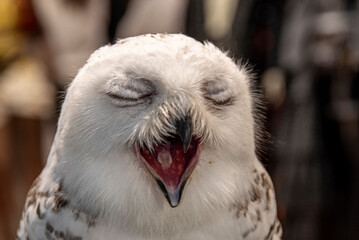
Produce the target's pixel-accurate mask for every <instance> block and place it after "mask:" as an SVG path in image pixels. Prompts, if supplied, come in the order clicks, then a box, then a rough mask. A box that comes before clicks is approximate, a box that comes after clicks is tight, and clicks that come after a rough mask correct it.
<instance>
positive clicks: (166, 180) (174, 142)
mask: <svg viewBox="0 0 359 240" xmlns="http://www.w3.org/2000/svg"><path fill="white" fill-rule="evenodd" d="M177 125H178V126H177V132H178V134H179V135H175V136H174V137H170V138H167V139H166V141H165V142H164V143H163V144H160V145H156V146H155V147H154V149H153V151H150V150H149V149H148V148H147V147H143V148H139V147H136V153H137V157H138V159H139V160H140V161H141V162H142V163H143V164H144V165H145V166H146V167H147V169H148V170H149V172H150V173H151V174H152V176H153V177H154V178H155V180H156V182H157V184H158V186H159V187H160V189H161V190H162V192H163V193H164V195H165V197H166V199H167V201H168V202H169V204H170V205H171V207H177V206H178V204H179V203H180V200H181V196H182V191H183V188H184V186H185V184H186V181H187V180H188V178H189V176H190V175H191V173H192V172H193V170H194V168H195V166H196V164H197V162H198V159H199V155H200V143H201V142H200V140H199V139H198V138H196V137H193V136H192V130H191V129H189V128H188V127H185V126H184V125H183V124H177ZM188 130H189V131H188Z"/></svg>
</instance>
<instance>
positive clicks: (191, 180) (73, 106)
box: [18, 34, 282, 240]
mask: <svg viewBox="0 0 359 240" xmlns="http://www.w3.org/2000/svg"><path fill="white" fill-rule="evenodd" d="M249 81H251V79H250V77H249V75H248V73H247V71H246V69H245V68H244V67H243V66H238V65H236V64H235V63H234V62H233V61H232V60H231V59H230V58H229V57H227V56H226V54H224V53H223V52H221V51H220V50H219V49H218V48H216V47H215V46H213V45H212V44H210V43H205V44H202V43H200V42H197V41H195V40H194V39H192V38H189V37H186V36H184V35H181V34H174V35H165V34H156V35H144V36H138V37H133V38H128V39H124V40H120V41H118V42H117V43H116V44H114V45H113V46H109V45H108V46H104V47H102V48H100V49H99V50H97V51H96V52H94V53H93V54H92V55H91V57H90V59H89V60H88V62H87V64H86V65H85V66H84V67H83V68H82V69H81V70H80V71H79V73H78V75H77V76H76V78H75V79H74V80H73V82H72V83H71V85H70V87H69V89H68V92H67V96H66V99H65V102H64V104H63V108H62V112H61V116H60V120H59V125H58V129H57V133H56V137H55V140H54V143H53V146H52V149H51V153H50V155H49V158H48V161H47V164H46V167H45V168H44V170H43V171H42V173H41V175H40V176H39V177H38V179H37V180H36V181H35V183H34V185H33V187H32V189H31V190H30V191H29V195H28V198H27V200H26V204H25V210H24V212H23V217H22V220H21V223H20V226H19V230H18V239H205V240H208V239H280V237H281V231H282V230H281V226H280V223H279V221H278V220H277V214H276V203H275V196H274V191H273V187H272V183H271V181H270V178H269V176H268V174H267V173H266V171H265V169H264V168H263V167H262V165H261V163H260V162H259V161H258V159H257V157H256V154H255V148H256V146H255V136H254V129H255V126H254V116H253V108H252V105H253V97H252V96H251V93H250V89H249Z"/></svg>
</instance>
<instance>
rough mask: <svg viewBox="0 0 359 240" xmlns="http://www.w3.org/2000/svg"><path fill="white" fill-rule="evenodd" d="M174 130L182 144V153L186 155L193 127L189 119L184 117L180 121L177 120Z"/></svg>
mask: <svg viewBox="0 0 359 240" xmlns="http://www.w3.org/2000/svg"><path fill="white" fill-rule="evenodd" d="M176 130H177V134H178V136H179V137H180V138H181V140H182V142H183V152H184V153H186V152H187V151H188V148H189V145H190V144H191V140H192V132H193V126H192V119H191V117H190V116H188V115H186V116H185V117H183V118H182V119H180V120H177V122H176Z"/></svg>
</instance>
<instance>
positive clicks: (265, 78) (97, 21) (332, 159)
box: [0, 0, 359, 240]
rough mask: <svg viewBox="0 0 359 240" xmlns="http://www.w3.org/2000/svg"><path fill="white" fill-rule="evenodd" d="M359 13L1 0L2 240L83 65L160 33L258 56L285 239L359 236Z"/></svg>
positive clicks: (320, 0) (285, 2)
mask: <svg viewBox="0 0 359 240" xmlns="http://www.w3.org/2000/svg"><path fill="white" fill-rule="evenodd" d="M358 23H359V0H221V1H219V0H56V1H49V0H0V240H2V239H4V240H6V239H14V237H15V232H16V228H17V225H18V221H19V219H20V216H21V211H22V207H23V204H24V201H25V197H26V193H27V191H28V189H29V186H30V185H31V183H32V181H33V180H34V178H35V177H36V176H37V175H38V174H39V172H40V171H41V169H42V167H43V165H44V164H45V163H46V158H47V154H48V152H49V149H50V147H51V143H52V139H53V136H54V134H55V131H56V121H57V117H58V115H59V112H60V108H61V101H62V99H63V96H64V92H65V89H66V86H67V85H68V84H69V83H70V82H71V79H72V78H73V77H74V76H75V75H76V72H77V70H78V68H79V67H81V66H82V65H83V64H84V63H85V61H86V59H87V58H88V57H89V55H90V54H91V53H92V52H93V51H94V50H95V49H97V48H98V47H100V46H101V45H104V44H107V43H108V42H110V43H114V42H115V41H116V39H118V38H124V37H128V36H134V35H138V34H143V33H155V32H168V33H175V32H182V33H185V34H187V35H189V36H192V37H194V38H196V39H197V40H200V41H204V40H210V41H212V42H214V43H215V44H216V45H217V46H219V47H220V48H222V49H224V50H230V52H231V55H232V56H233V57H235V58H244V59H246V60H248V62H249V63H251V64H252V65H253V68H254V72H255V73H256V74H257V79H258V82H257V88H258V89H259V88H261V89H262V90H263V92H264V94H265V97H266V99H267V101H268V110H267V112H266V114H267V116H268V121H267V126H266V127H267V129H268V131H269V132H270V133H271V134H272V136H273V141H272V144H271V145H270V147H269V149H268V151H267V153H266V154H265V155H266V156H264V158H263V159H262V162H263V163H264V165H265V166H266V168H267V169H268V170H269V172H270V174H271V175H272V178H273V181H274V184H275V186H276V191H277V201H278V212H279V217H280V220H281V222H282V224H283V227H284V239H288V240H312V239H313V240H316V239H326V240H328V239H329V240H331V239H332V240H342V239H359V74H358V67H359V24H358Z"/></svg>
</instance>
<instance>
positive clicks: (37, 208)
mask: <svg viewBox="0 0 359 240" xmlns="http://www.w3.org/2000/svg"><path fill="white" fill-rule="evenodd" d="M36 215H37V217H38V218H39V219H44V217H45V214H42V213H41V210H40V203H38V204H37V207H36Z"/></svg>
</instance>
